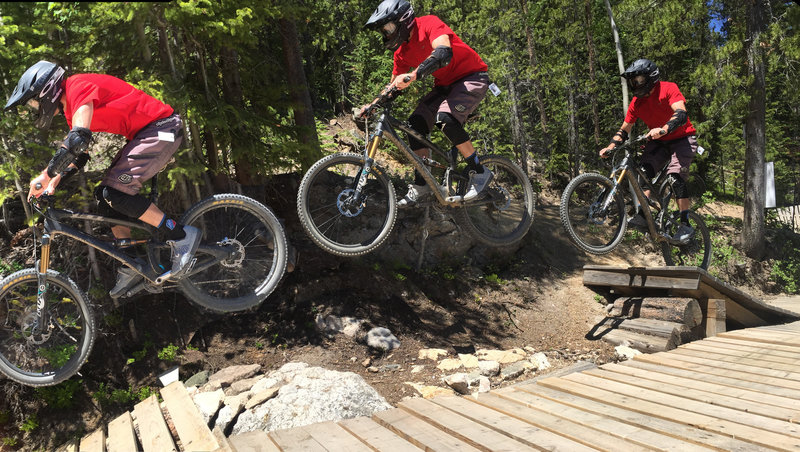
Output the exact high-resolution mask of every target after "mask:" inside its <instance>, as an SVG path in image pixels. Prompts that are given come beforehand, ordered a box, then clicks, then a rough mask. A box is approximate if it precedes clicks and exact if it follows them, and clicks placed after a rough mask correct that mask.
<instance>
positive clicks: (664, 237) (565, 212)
mask: <svg viewBox="0 0 800 452" xmlns="http://www.w3.org/2000/svg"><path fill="white" fill-rule="evenodd" d="M646 140H647V136H646V135H642V136H640V137H638V138H636V139H633V140H631V141H629V142H628V143H625V144H623V145H619V146H617V147H616V148H615V149H614V152H619V151H623V150H624V151H625V156H624V157H623V158H622V160H621V161H620V163H619V164H617V165H616V166H615V167H614V168H613V170H612V171H611V178H608V177H606V176H603V175H602V174H598V173H584V174H581V175H579V176H577V177H575V178H574V179H572V180H571V181H570V182H569V184H568V185H567V188H566V189H564V193H563V194H562V196H561V205H560V207H559V213H560V216H561V223H562V225H563V226H564V229H565V230H566V231H567V235H568V236H569V238H570V240H571V241H572V243H574V244H575V245H576V246H577V247H578V248H580V249H582V250H583V251H586V252H588V253H592V254H606V253H609V252H611V251H613V250H614V249H615V248H616V247H617V246H619V244H620V242H621V241H622V238H623V236H624V235H625V230H626V228H627V225H628V219H629V214H631V215H633V214H635V213H636V208H635V206H633V205H632V203H629V204H626V202H625V199H626V193H625V192H626V191H627V190H632V191H633V192H632V193H628V195H629V197H630V198H631V199H636V200H637V201H638V203H639V205H641V206H646V208H645V207H642V208H641V213H642V216H644V218H645V220H646V221H647V234H648V235H649V236H650V239H651V240H653V241H654V242H655V243H657V244H659V245H660V247H661V253H662V255H663V256H664V261H665V262H666V265H668V266H672V265H685V266H695V267H700V268H704V269H705V268H708V263H709V260H710V256H711V237H710V234H709V232H708V227H707V226H706V223H705V221H703V218H702V217H701V216H700V215H698V214H697V213H695V212H694V211H689V225H690V226H691V227H692V228H694V231H695V232H694V234H693V236H692V237H691V238H690V239H689V241H688V242H687V243H683V242H681V241H679V240H676V239H674V238H673V235H674V234H675V232H676V231H677V229H678V227H679V226H680V212H678V211H677V210H673V209H671V208H670V200H671V199H672V198H673V192H674V191H673V190H672V189H671V187H670V189H668V190H665V192H666V193H665V194H664V196H663V197H662V196H659V191H658V190H656V189H655V188H654V187H653V184H652V182H651V180H650V179H648V178H647V176H645V174H644V172H643V171H642V170H641V169H640V168H639V164H638V158H637V157H638V155H637V154H638V153H640V152H641V147H640V146H639V144H640V143H642V142H644V141H646ZM667 180H670V179H667ZM644 190H650V193H651V195H650V198H648V197H646V196H645V195H644ZM653 198H655V199H653Z"/></svg>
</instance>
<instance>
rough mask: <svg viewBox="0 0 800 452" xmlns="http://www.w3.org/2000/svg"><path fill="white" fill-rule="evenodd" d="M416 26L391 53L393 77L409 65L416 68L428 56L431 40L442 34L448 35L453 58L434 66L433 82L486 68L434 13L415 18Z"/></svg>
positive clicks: (448, 81)
mask: <svg viewBox="0 0 800 452" xmlns="http://www.w3.org/2000/svg"><path fill="white" fill-rule="evenodd" d="M415 20H416V25H415V26H414V29H413V30H412V31H411V36H409V37H408V41H406V42H404V43H403V44H402V45H401V46H400V48H398V49H397V50H395V52H394V69H393V70H392V74H393V75H395V76H397V75H400V74H405V73H406V72H408V71H409V70H410V69H411V68H412V67H417V66H419V65H420V63H422V62H423V61H425V59H426V58H428V57H429V56H431V53H432V52H433V46H431V42H433V40H434V39H436V38H438V37H439V36H442V35H447V36H449V37H450V46H451V48H452V49H453V58H452V59H451V60H450V64H448V65H447V66H445V67H443V68H440V69H437V70H436V71H435V72H434V73H433V77H434V79H435V80H434V85H436V86H447V85H449V84H451V83H453V82H455V81H456V80H459V79H462V78H464V77H466V76H467V75H469V74H472V73H474V72H482V71H486V70H488V69H489V67H488V66H487V65H486V63H484V62H483V60H482V59H481V57H480V55H478V53H477V52H475V51H474V50H472V47H470V46H468V45H466V44H465V43H464V41H462V40H461V38H459V37H458V35H456V34H455V33H454V32H453V30H451V29H450V27H448V26H447V25H446V24H445V23H444V22H442V21H441V19H439V18H438V17H436V16H422V17H417V18H416V19H415Z"/></svg>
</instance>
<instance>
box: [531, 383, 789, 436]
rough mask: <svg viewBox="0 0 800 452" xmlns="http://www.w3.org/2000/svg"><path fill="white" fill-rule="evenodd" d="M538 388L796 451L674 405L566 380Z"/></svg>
mask: <svg viewBox="0 0 800 452" xmlns="http://www.w3.org/2000/svg"><path fill="white" fill-rule="evenodd" d="M538 384H539V385H542V386H546V387H549V388H553V389H558V390H560V391H563V392H569V393H571V394H575V395H580V396H582V397H586V398H591V399H594V400H602V401H603V402H605V403H609V404H612V405H616V406H622V407H625V408H628V409H630V410H633V411H636V412H639V413H642V414H645V415H648V416H653V417H659V418H662V419H667V420H671V421H674V422H678V423H683V424H686V425H691V426H695V427H698V428H700V429H702V430H709V431H713V432H716V433H720V434H726V435H730V436H731V437H732V438H737V439H740V440H744V441H748V442H751V443H753V444H756V445H758V446H762V447H768V448H770V447H771V448H777V449H780V450H796V445H797V441H796V439H795V438H792V437H790V436H787V435H784V434H779V433H775V432H771V431H767V430H763V429H760V428H755V427H752V426H750V425H745V424H739V423H736V422H732V421H729V420H726V419H719V418H715V417H713V416H708V415H705V414H700V413H695V412H692V411H687V410H684V409H679V408H675V405H664V404H661V403H656V402H651V401H649V400H641V399H637V398H634V397H630V396H627V395H624V394H618V393H615V392H611V391H606V390H604V389H598V388H594V387H592V386H587V385H585V384H582V383H579V382H575V381H570V380H567V379H566V377H565V378H545V379H543V380H540V381H539V383H538ZM684 400H685V399H684ZM677 406H681V405H677Z"/></svg>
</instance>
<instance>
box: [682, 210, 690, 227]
mask: <svg viewBox="0 0 800 452" xmlns="http://www.w3.org/2000/svg"><path fill="white" fill-rule="evenodd" d="M681 223H683V224H685V225H686V226H689V211H688V210H681Z"/></svg>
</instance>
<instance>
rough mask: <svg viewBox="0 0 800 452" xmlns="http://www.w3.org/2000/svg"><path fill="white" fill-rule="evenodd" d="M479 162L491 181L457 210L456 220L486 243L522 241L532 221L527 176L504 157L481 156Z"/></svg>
mask: <svg viewBox="0 0 800 452" xmlns="http://www.w3.org/2000/svg"><path fill="white" fill-rule="evenodd" d="M481 164H482V165H483V166H485V167H486V168H488V169H489V170H490V171H491V172H492V174H493V178H492V181H491V183H490V184H489V186H488V187H487V188H486V191H485V192H484V193H483V194H482V196H481V197H480V198H479V199H477V200H476V201H474V202H468V203H466V204H465V205H464V207H463V208H461V209H460V215H459V217H458V218H459V220H460V221H459V223H460V224H462V225H463V226H465V229H466V230H467V231H468V232H469V233H470V235H472V236H473V237H475V238H476V239H478V240H480V241H482V242H484V243H486V244H487V245H490V246H502V245H510V244H513V243H515V242H517V241H519V240H522V238H523V237H524V236H525V234H527V233H528V230H529V229H530V227H531V224H532V223H533V215H534V210H535V204H536V201H535V195H534V193H533V188H532V187H531V183H530V180H528V176H527V175H526V174H525V173H524V172H523V171H522V169H521V168H520V167H519V166H517V165H516V164H514V163H513V162H512V161H511V160H509V159H507V158H505V157H500V156H488V157H482V158H481Z"/></svg>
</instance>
